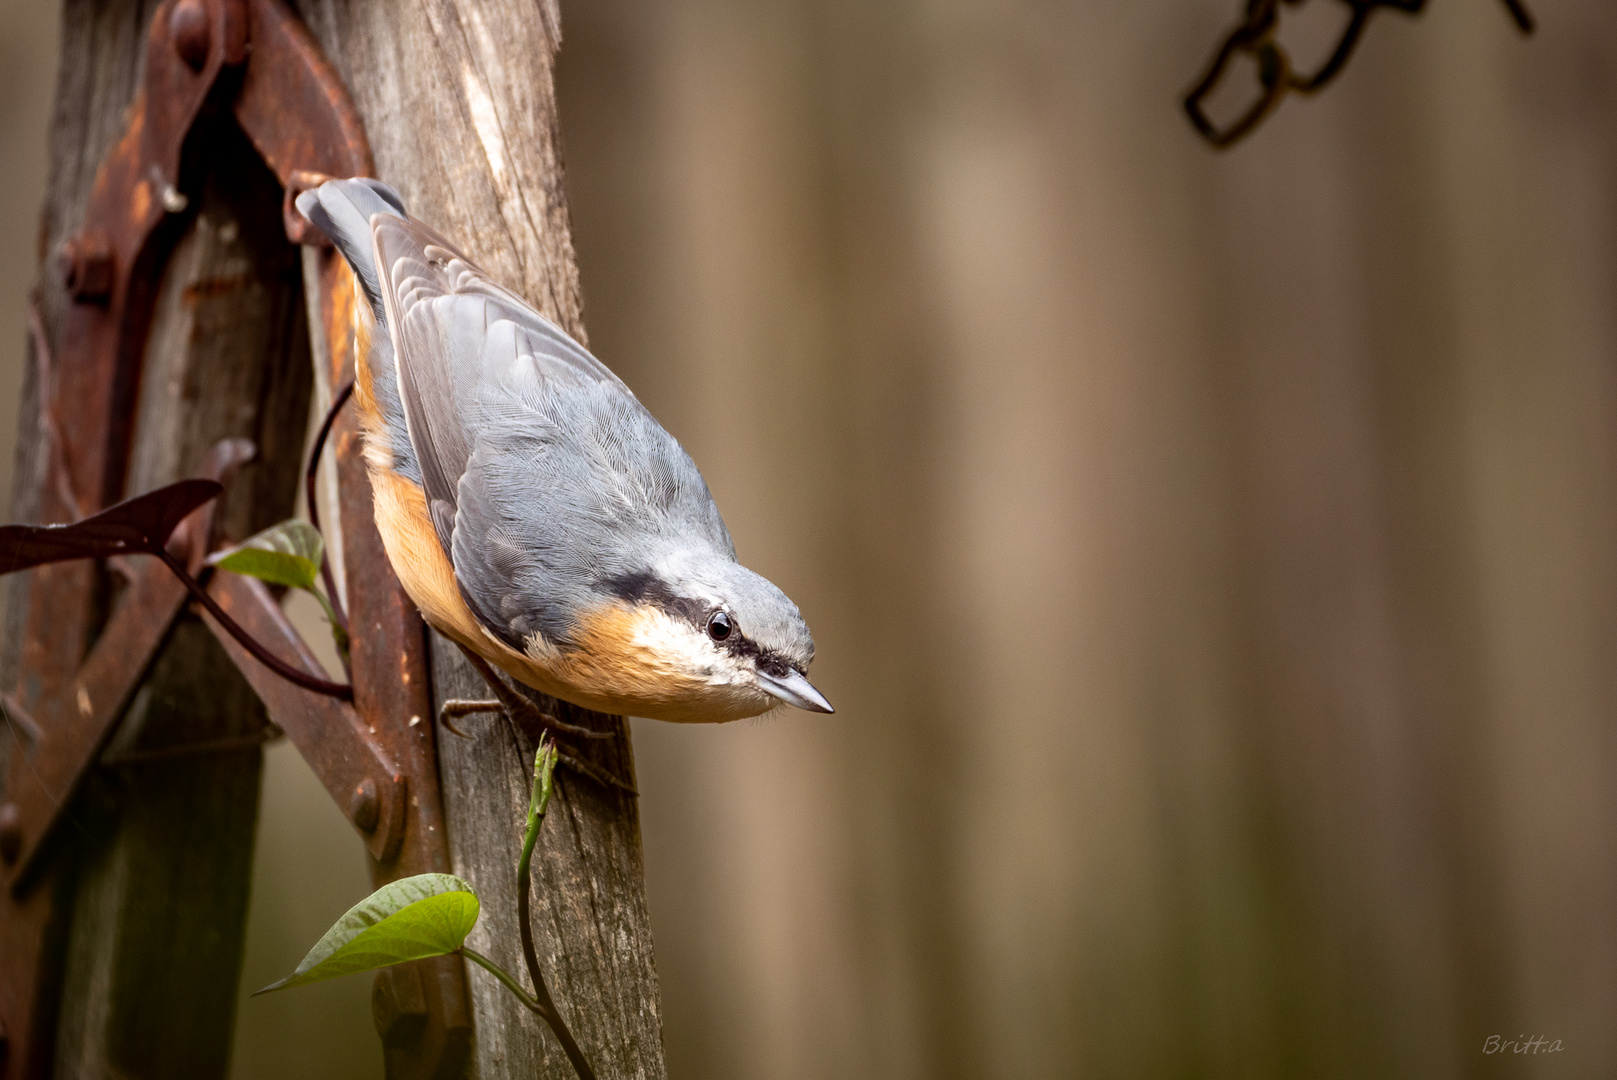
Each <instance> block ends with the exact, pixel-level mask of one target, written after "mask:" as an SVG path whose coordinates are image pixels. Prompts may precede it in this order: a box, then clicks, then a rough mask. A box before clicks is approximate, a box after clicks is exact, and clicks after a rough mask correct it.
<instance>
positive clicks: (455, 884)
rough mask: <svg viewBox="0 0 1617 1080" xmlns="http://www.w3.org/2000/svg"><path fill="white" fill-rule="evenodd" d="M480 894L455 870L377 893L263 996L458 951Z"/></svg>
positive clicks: (423, 876) (408, 880)
mask: <svg viewBox="0 0 1617 1080" xmlns="http://www.w3.org/2000/svg"><path fill="white" fill-rule="evenodd" d="M478 910H479V906H478V901H477V894H476V893H474V892H472V889H471V886H469V885H467V884H466V883H465V882H464V881H462V880H460V878H458V877H453V876H451V875H449V874H417V875H416V876H415V877H407V878H401V879H399V880H398V881H395V882H392V883H391V884H388V885H383V886H382V887H381V888H380V889H377V890H376V891H375V892H373V893H371V894H370V895H369V896H368V897H366V898H365V899H364V900H362V901H360V902H359V903H358V904H355V905H354V906H353V907H352V908H350V909H349V911H348V914H346V915H344V916H343V917H342V918H340V919H338V920H337V924H336V925H335V926H333V927H332V928H331V929H330V930H327V931H326V936H325V937H323V938H321V939H320V943H319V944H318V945H316V946H315V947H314V948H312V949H310V950H309V955H308V956H305V957H304V958H303V962H302V963H301V964H299V965H298V966H297V970H296V971H294V972H292V974H290V975H288V976H287V977H286V978H284V979H282V980H281V981H280V982H275V983H270V985H268V986H266V987H264V989H262V990H260V991H258V993H260V994H264V993H268V992H269V991H271V990H285V989H286V988H287V987H291V986H302V985H304V984H305V983H312V982H320V981H322V980H324V979H334V978H336V977H337V976H339V975H352V974H354V973H355V972H358V971H371V970H373V969H375V968H382V967H387V966H389V965H390V964H401V963H403V962H404V961H406V960H420V959H421V958H422V957H426V956H442V955H444V954H445V953H452V952H454V951H455V950H456V949H458V948H460V947H461V944H462V943H463V942H465V940H466V935H467V934H469V933H471V932H472V926H473V924H475V923H476V922H477V913H478Z"/></svg>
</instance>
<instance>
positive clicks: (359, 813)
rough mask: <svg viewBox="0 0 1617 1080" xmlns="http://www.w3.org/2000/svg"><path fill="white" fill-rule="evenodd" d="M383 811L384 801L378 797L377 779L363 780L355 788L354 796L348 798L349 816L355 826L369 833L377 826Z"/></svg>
mask: <svg viewBox="0 0 1617 1080" xmlns="http://www.w3.org/2000/svg"><path fill="white" fill-rule="evenodd" d="M381 813H382V802H381V800H380V799H378V798H377V797H376V781H374V780H370V779H366V780H361V781H360V782H359V786H358V787H356V788H354V796H353V798H351V799H349V800H348V817H349V818H350V819H351V820H352V821H353V823H354V826H355V828H357V829H359V831H360V832H367V833H368V832H371V831H373V830H374V829H375V828H376V822H377V819H378V818H379V817H380V816H381Z"/></svg>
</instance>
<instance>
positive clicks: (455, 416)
mask: <svg viewBox="0 0 1617 1080" xmlns="http://www.w3.org/2000/svg"><path fill="white" fill-rule="evenodd" d="M371 238H372V243H373V244H374V246H375V255H376V266H377V268H378V271H379V274H378V276H379V277H380V278H381V282H382V290H381V291H382V297H383V303H384V305H385V307H386V309H387V317H388V323H389V325H390V327H391V329H392V336H393V343H394V348H395V351H396V371H397V379H398V387H399V395H400V397H401V399H402V401H403V405H404V418H405V423H406V426H407V428H408V430H409V436H410V444H411V446H412V447H413V448H414V449H415V452H416V456H417V458H418V459H419V462H420V467H421V478H422V486H423V488H424V489H425V491H426V495H427V507H428V510H429V512H430V513H431V516H432V523H433V528H434V530H435V531H436V532H437V534H438V540H439V542H440V543H441V544H442V545H443V547H444V550H445V552H446V553H447V552H450V551H451V533H452V531H453V527H454V520H455V511H456V506H457V499H458V496H457V490H456V489H457V486H458V484H459V481H460V477H461V476H462V474H464V473H465V471H466V466H467V462H468V461H469V459H470V457H471V453H472V447H473V442H474V438H475V433H476V431H477V423H478V422H479V419H478V417H477V415H476V413H477V409H478V401H479V399H480V396H481V395H482V393H483V391H484V389H486V387H487V386H488V385H489V383H490V382H491V380H498V379H500V378H502V377H504V376H505V374H506V373H507V372H508V371H509V370H510V369H511V368H512V367H513V366H518V365H522V366H530V367H532V368H533V369H534V370H535V373H536V375H537V377H538V378H540V379H541V380H546V381H550V380H554V381H559V382H563V383H568V384H581V385H582V384H597V383H604V384H607V385H610V386H613V387H615V388H616V389H617V390H618V392H620V393H622V394H624V395H627V396H628V397H629V398H630V399H631V400H633V397H634V395H633V394H631V393H630V392H629V389H628V387H626V386H624V385H623V383H622V382H621V381H620V380H619V379H618V377H617V376H616V375H614V374H612V372H611V370H610V369H609V368H607V366H606V365H605V364H602V363H601V362H600V361H599V360H597V359H595V357H593V356H591V355H590V354H589V353H588V352H587V351H586V350H585V349H584V348H583V346H581V345H579V344H578V343H577V342H576V341H574V340H573V339H572V338H571V337H569V336H568V335H567V334H566V333H565V332H564V331H562V329H561V328H560V327H558V326H556V325H555V324H554V323H552V322H550V321H549V320H548V319H546V318H544V317H543V316H542V315H540V314H539V313H538V312H537V311H535V310H533V308H531V307H529V306H528V305H527V304H526V303H524V302H523V301H522V300H521V299H520V298H519V297H517V296H516V295H515V294H513V293H511V292H509V291H508V290H506V289H504V288H501V287H500V286H499V285H497V284H496V283H494V282H493V281H492V280H490V279H489V277H488V275H487V274H485V273H484V272H483V271H482V270H481V269H480V268H479V267H478V266H477V265H476V264H474V263H473V262H471V260H469V259H467V258H466V257H465V256H464V255H462V254H461V253H460V252H458V251H456V250H455V249H454V248H453V247H452V246H451V245H450V244H449V242H448V241H446V240H444V239H443V238H442V237H441V236H439V235H438V234H437V233H435V232H433V231H432V230H431V229H429V228H427V227H426V226H424V225H422V224H421V223H420V222H416V221H411V220H408V219H405V218H398V217H393V216H391V215H376V216H375V217H373V218H372V219H371Z"/></svg>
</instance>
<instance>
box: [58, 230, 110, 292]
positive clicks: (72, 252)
mask: <svg viewBox="0 0 1617 1080" xmlns="http://www.w3.org/2000/svg"><path fill="white" fill-rule="evenodd" d="M62 287H63V288H65V289H66V290H67V291H68V294H69V295H70V296H72V297H73V299H74V300H77V301H79V302H80V303H91V302H95V301H99V300H105V299H106V298H107V297H109V296H111V295H112V250H111V248H110V247H108V245H107V244H106V243H105V242H104V241H102V240H100V239H99V238H92V237H86V236H75V237H74V238H73V239H71V240H69V241H68V242H67V243H66V244H64V245H63V247H62Z"/></svg>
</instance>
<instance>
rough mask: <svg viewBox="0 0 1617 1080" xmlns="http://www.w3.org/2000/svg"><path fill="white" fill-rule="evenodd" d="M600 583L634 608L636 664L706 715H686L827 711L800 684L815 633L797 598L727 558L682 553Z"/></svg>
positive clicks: (725, 716)
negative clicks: (787, 708) (785, 708)
mask: <svg viewBox="0 0 1617 1080" xmlns="http://www.w3.org/2000/svg"><path fill="white" fill-rule="evenodd" d="M606 585H607V588H608V590H609V592H610V593H611V594H612V595H613V597H614V598H615V599H617V600H618V601H621V602H622V603H624V604H626V605H627V606H628V608H629V609H630V610H631V611H632V612H633V613H634V617H633V621H632V625H633V626H634V628H635V629H634V631H633V636H634V638H635V642H634V644H635V651H636V652H638V653H639V658H640V661H641V663H642V664H643V665H644V667H643V670H648V671H650V672H655V673H657V674H656V675H655V676H654V677H655V678H658V679H660V680H662V681H664V682H665V685H666V687H667V688H668V691H667V693H668V696H669V697H671V698H678V699H682V703H689V704H690V705H692V706H695V707H696V709H697V710H698V711H699V712H702V713H704V714H705V715H701V716H700V717H698V716H696V715H692V716H691V718H692V719H697V718H700V719H713V718H722V719H735V718H740V717H744V716H756V715H758V714H759V713H762V712H767V711H768V710H770V709H772V708H774V707H775V706H776V705H777V704H781V703H784V704H787V705H794V706H796V707H797V708H799V709H807V710H809V711H811V712H822V713H828V712H833V711H834V710H833V709H832V708H831V703H830V702H828V701H826V700H825V697H824V696H823V695H822V694H821V693H820V692H819V691H818V690H816V689H815V688H814V686H813V684H811V683H810V682H809V681H808V677H807V671H808V666H809V663H810V662H811V661H812V660H813V659H814V639H813V638H812V637H810V636H809V629H808V625H807V624H806V623H804V621H803V616H802V614H801V613H799V612H798V610H797V605H796V604H794V603H792V602H791V600H790V599H788V598H787V596H786V594H785V593H783V592H781V591H780V590H779V589H778V588H776V587H775V586H774V584H773V583H771V582H770V581H769V580H768V579H766V578H764V577H763V576H761V575H759V574H755V573H753V572H752V571H751V570H748V569H747V568H746V567H744V566H742V565H741V564H740V563H738V562H736V561H735V560H734V559H732V558H729V557H727V556H725V555H722V554H720V553H718V552H701V553H689V552H681V553H677V554H673V555H670V556H667V557H664V558H662V559H659V560H657V561H656V562H655V563H654V564H653V565H651V566H648V567H646V568H644V569H642V570H638V571H635V572H632V573H629V574H625V575H622V576H620V577H617V578H614V579H612V580H610V581H609V582H607V583H606ZM674 711H677V712H683V711H684V709H683V707H682V706H681V707H680V708H678V709H676V710H674ZM664 715H665V716H667V717H668V718H675V717H674V715H673V712H671V711H668V710H664Z"/></svg>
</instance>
